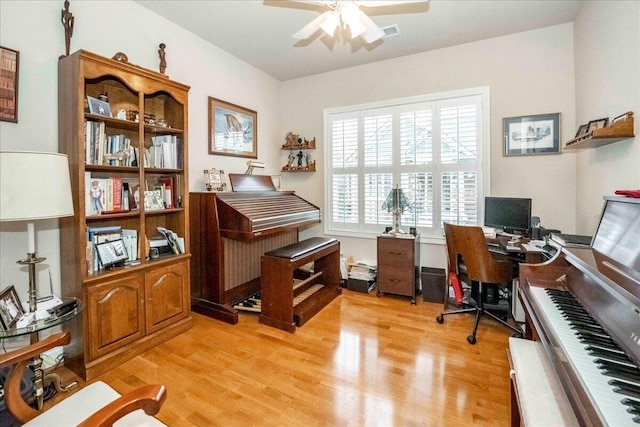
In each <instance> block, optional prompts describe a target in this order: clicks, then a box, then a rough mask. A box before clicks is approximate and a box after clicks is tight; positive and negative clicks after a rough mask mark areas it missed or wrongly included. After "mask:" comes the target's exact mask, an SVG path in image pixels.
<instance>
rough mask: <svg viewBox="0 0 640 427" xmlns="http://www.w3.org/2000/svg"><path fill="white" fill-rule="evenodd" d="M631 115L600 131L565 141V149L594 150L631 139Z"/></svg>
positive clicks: (596, 130)
mask: <svg viewBox="0 0 640 427" xmlns="http://www.w3.org/2000/svg"><path fill="white" fill-rule="evenodd" d="M633 137H635V135H634V134H633V113H628V115H627V117H626V118H624V119H621V120H619V121H617V122H615V123H612V124H610V125H609V126H605V127H603V128H600V129H595V130H593V131H591V132H589V133H586V134H584V135H580V136H579V137H577V138H573V139H572V140H570V141H567V143H566V144H565V146H564V148H565V149H585V148H596V147H601V146H603V145H607V144H611V143H613V142H617V141H622V140H623V139H627V138H633Z"/></svg>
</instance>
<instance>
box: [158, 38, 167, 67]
mask: <svg viewBox="0 0 640 427" xmlns="http://www.w3.org/2000/svg"><path fill="white" fill-rule="evenodd" d="M158 47H159V48H160V49H158V56H160V73H162V74H164V71H165V70H166V69H167V60H166V59H165V52H164V48H165V47H167V45H165V44H164V43H160V46H158Z"/></svg>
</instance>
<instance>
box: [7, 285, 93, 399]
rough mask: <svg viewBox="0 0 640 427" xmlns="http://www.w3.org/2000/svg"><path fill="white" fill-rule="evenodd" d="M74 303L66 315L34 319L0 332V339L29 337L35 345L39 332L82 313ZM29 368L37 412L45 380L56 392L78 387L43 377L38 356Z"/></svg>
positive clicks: (66, 299) (66, 300) (42, 395)
mask: <svg viewBox="0 0 640 427" xmlns="http://www.w3.org/2000/svg"><path fill="white" fill-rule="evenodd" d="M71 300H73V298H63V299H62V302H63V303H65V302H69V301H71ZM76 303H77V305H76V307H75V308H74V309H73V310H71V311H69V312H68V313H65V314H64V315H62V316H55V315H52V316H50V317H48V318H46V319H41V320H35V319H34V320H33V321H31V323H29V324H28V325H27V326H25V327H23V328H11V329H9V330H7V331H0V339H6V338H14V337H20V336H25V335H29V336H30V337H31V344H34V343H37V342H38V341H39V339H40V338H39V332H41V331H44V330H47V329H49V328H52V327H54V326H57V325H61V324H63V323H65V322H68V321H69V320H71V319H73V318H75V317H76V316H77V315H78V314H80V313H81V312H82V310H83V309H84V305H83V304H82V301H80V300H78V299H76ZM2 361H3V360H2V356H0V365H1V364H2ZM31 368H32V369H33V372H34V374H35V379H34V381H33V386H34V388H35V395H36V396H35V397H36V402H37V405H38V406H37V409H38V410H42V403H43V397H44V383H45V379H48V380H51V381H53V382H54V385H55V387H56V390H58V391H68V390H71V389H72V388H74V387H76V386H77V385H78V383H76V382H73V383H71V384H68V385H67V386H65V387H62V386H61V385H60V379H59V377H57V376H49V375H45V372H44V370H43V369H42V359H41V358H40V356H39V355H38V356H36V357H34V359H33V361H32V362H31Z"/></svg>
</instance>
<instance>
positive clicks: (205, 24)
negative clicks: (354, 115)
mask: <svg viewBox="0 0 640 427" xmlns="http://www.w3.org/2000/svg"><path fill="white" fill-rule="evenodd" d="M584 1H585V0H538V1H529V0H498V1H485V0H473V1H470V0H431V1H430V2H429V3H414V4H404V5H394V6H385V7H376V8H372V9H371V8H370V9H363V10H364V11H365V12H366V13H367V14H368V15H369V17H371V18H372V19H373V20H374V21H375V23H376V24H378V26H380V27H385V26H388V25H393V24H397V26H398V29H399V31H400V35H397V36H394V37H390V38H386V39H383V40H378V41H377V42H374V43H372V44H370V45H366V44H364V43H362V41H361V38H356V39H355V40H350V39H349V38H345V37H337V38H336V39H332V38H330V37H328V36H326V35H324V33H322V31H318V32H317V33H316V34H315V35H314V36H312V37H311V38H310V39H308V40H302V41H299V40H294V39H293V38H292V37H291V36H292V35H293V34H294V33H295V32H297V31H298V30H299V29H301V28H302V27H304V26H305V25H306V24H307V23H309V22H310V21H311V20H312V19H314V18H315V17H317V16H319V14H320V13H321V12H322V11H324V9H322V7H319V6H317V5H312V4H307V3H297V2H290V1H270V0H265V1H259V0H250V1H240V0H229V1H220V0H218V1H205V0H195V1H194V0H155V1H150V0H138V1H136V2H137V3H139V4H140V5H142V6H144V7H145V8H147V9H149V10H151V11H153V12H156V13H157V14H159V15H161V16H163V17H165V18H167V19H169V20H170V21H172V22H174V23H176V24H177V25H179V26H181V27H183V28H185V29H187V30H189V31H190V32H192V33H194V34H196V35H198V36H199V37H201V38H203V39H204V40H207V41H209V42H210V43H212V44H213V45H215V46H217V47H219V48H221V49H223V50H225V51H227V52H229V53H231V54H232V55H234V56H236V57H238V58H240V59H242V60H243V61H245V62H247V63H248V64H251V65H253V66H255V67H256V68H258V69H260V70H262V71H264V72H265V73H267V74H269V75H271V76H273V77H275V78H276V79H278V80H281V81H285V80H290V79H295V78H298V77H304V76H309V75H313V74H318V73H323V72H326V71H332V70H337V69H342V68H347V67H352V66H355V65H361V64H365V63H369V62H375V61H381V60H385V59H390V58H396V57H399V56H404V55H410V54H414V53H418V52H424V51H429V50H434V49H440V48H444V47H449V46H454V45H459V44H464V43H470V42H473V41H477V40H483V39H488V38H492V37H498V36H502V35H506V34H512V33H518V32H522V31H528V30H533V29H536V28H542V27H548V26H551V25H557V24H562V23H566V22H572V21H573V20H574V19H575V17H576V16H577V14H578V12H579V10H580V8H581V7H582V5H583V3H584Z"/></svg>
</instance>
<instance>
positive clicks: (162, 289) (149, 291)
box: [145, 261, 189, 333]
mask: <svg viewBox="0 0 640 427" xmlns="http://www.w3.org/2000/svg"><path fill="white" fill-rule="evenodd" d="M188 277H189V272H188V266H187V262H186V261H184V262H180V263H177V264H173V265H170V266H167V267H163V268H158V269H155V270H152V271H150V272H148V273H147V274H146V277H145V282H146V296H147V307H146V316H147V333H152V332H155V331H156V330H159V329H162V328H164V327H165V326H167V325H168V324H170V323H173V322H175V321H177V320H179V319H182V318H184V317H186V316H187V315H188V312H189V281H188Z"/></svg>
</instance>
